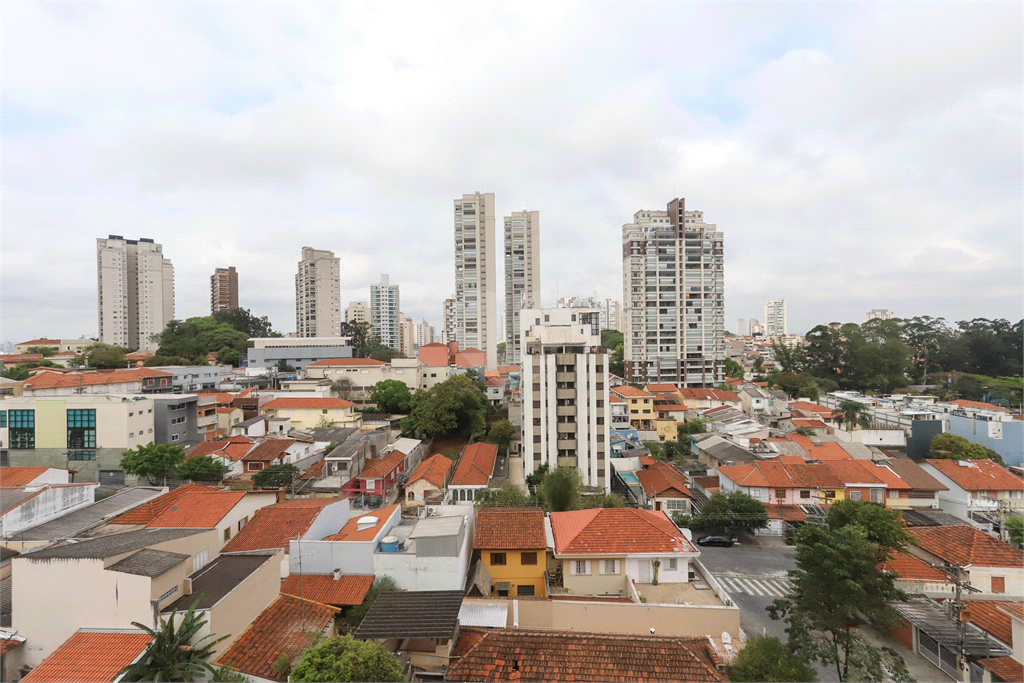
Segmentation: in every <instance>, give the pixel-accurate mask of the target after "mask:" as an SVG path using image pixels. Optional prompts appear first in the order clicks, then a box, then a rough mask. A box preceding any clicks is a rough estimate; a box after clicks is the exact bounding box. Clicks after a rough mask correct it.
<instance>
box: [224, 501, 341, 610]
mask: <svg viewBox="0 0 1024 683" xmlns="http://www.w3.org/2000/svg"><path fill="white" fill-rule="evenodd" d="M339 500H340V499H339V498H309V499H306V498H299V499H296V500H290V501H285V502H283V503H278V504H277V505H268V506H266V507H262V508H260V509H259V510H257V511H256V514H254V515H253V516H252V519H250V520H249V522H248V524H246V525H245V526H244V527H242V530H241V531H239V532H238V533H237V534H235V537H234V538H232V539H231V540H230V541H228V543H227V545H225V546H224V548H223V549H221V552H222V553H238V552H244V551H248V550H269V549H271V548H284V551H285V552H288V542H289V541H294V540H296V539H298V538H301V537H302V536H303V535H304V534H305V533H306V532H307V531H309V527H311V526H312V525H313V522H315V521H316V518H317V517H319V516H320V513H321V512H323V509H324V507H326V506H327V505H330V504H331V503H336V502H338V501H339ZM316 540H320V539H316ZM307 597H308V596H307Z"/></svg>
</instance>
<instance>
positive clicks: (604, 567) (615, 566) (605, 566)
mask: <svg viewBox="0 0 1024 683" xmlns="http://www.w3.org/2000/svg"><path fill="white" fill-rule="evenodd" d="M601 573H602V574H618V573H619V561H618V560H601Z"/></svg>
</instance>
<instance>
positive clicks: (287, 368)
mask: <svg viewBox="0 0 1024 683" xmlns="http://www.w3.org/2000/svg"><path fill="white" fill-rule="evenodd" d="M277 371H278V372H280V373H283V374H291V373H293V372H295V367H294V366H292V365H288V361H286V360H285V359H284V358H282V359H281V360H279V361H277Z"/></svg>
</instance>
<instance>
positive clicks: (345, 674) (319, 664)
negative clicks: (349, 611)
mask: <svg viewBox="0 0 1024 683" xmlns="http://www.w3.org/2000/svg"><path fill="white" fill-rule="evenodd" d="M289 680H291V681H309V682H310V683H317V682H319V681H404V680H405V672H404V671H403V670H402V666H401V665H400V664H399V663H398V660H397V659H395V657H394V656H393V655H392V654H391V653H390V652H388V651H387V650H385V649H384V648H383V647H381V646H380V645H378V644H377V643H374V642H372V641H368V640H356V639H355V638H353V637H352V636H351V635H348V634H346V635H343V636H335V637H333V638H328V639H326V640H324V641H322V642H320V643H318V644H317V645H314V646H313V647H311V648H309V649H308V650H306V652H305V653H304V654H303V655H302V659H300V660H299V663H298V664H296V665H295V668H294V669H292V671H291V675H290V676H289Z"/></svg>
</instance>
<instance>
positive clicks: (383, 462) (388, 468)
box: [356, 451, 408, 479]
mask: <svg viewBox="0 0 1024 683" xmlns="http://www.w3.org/2000/svg"><path fill="white" fill-rule="evenodd" d="M406 457H408V456H407V455H406V454H405V453H403V452H401V451H391V452H390V453H388V454H387V455H385V456H384V457H382V458H367V459H366V462H365V463H364V464H363V471H362V472H360V473H359V474H358V475H357V476H356V479H383V478H384V477H385V476H387V475H388V474H390V473H391V472H394V471H395V470H396V469H397V468H398V466H399V465H401V464H402V463H403V462H405V459H406Z"/></svg>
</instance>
